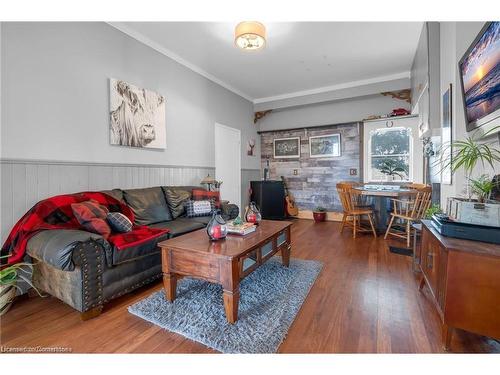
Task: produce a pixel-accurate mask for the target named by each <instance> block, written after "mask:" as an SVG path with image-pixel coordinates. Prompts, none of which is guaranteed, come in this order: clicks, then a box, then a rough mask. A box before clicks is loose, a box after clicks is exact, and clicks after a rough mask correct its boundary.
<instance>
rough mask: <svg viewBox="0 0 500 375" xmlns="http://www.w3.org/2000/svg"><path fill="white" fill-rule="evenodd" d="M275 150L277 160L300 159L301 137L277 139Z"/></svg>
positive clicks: (274, 144)
mask: <svg viewBox="0 0 500 375" xmlns="http://www.w3.org/2000/svg"><path fill="white" fill-rule="evenodd" d="M273 149H274V158H275V159H293V158H295V159H297V158H300V137H291V138H276V139H274V140H273Z"/></svg>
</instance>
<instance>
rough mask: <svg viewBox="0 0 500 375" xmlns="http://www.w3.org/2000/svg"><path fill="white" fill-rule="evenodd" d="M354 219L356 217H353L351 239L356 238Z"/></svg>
mask: <svg viewBox="0 0 500 375" xmlns="http://www.w3.org/2000/svg"><path fill="white" fill-rule="evenodd" d="M356 219H357V216H356V215H353V216H352V220H353V224H354V225H353V227H352V238H356Z"/></svg>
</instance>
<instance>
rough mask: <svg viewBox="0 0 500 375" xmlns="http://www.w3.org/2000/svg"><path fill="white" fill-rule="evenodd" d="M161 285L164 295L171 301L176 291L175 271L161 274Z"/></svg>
mask: <svg viewBox="0 0 500 375" xmlns="http://www.w3.org/2000/svg"><path fill="white" fill-rule="evenodd" d="M163 287H164V288H165V296H166V297H167V300H168V301H169V302H173V301H174V300H175V297H176V291H177V275H176V274H175V273H164V274H163Z"/></svg>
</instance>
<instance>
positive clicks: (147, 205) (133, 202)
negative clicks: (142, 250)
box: [123, 186, 172, 225]
mask: <svg viewBox="0 0 500 375" xmlns="http://www.w3.org/2000/svg"><path fill="white" fill-rule="evenodd" d="M123 197H124V198H125V202H127V204H128V205H129V206H130V208H131V209H132V211H133V212H134V215H135V223H136V224H139V225H149V224H154V223H159V222H162V221H170V220H172V214H171V213H170V210H169V208H168V206H167V201H166V200H165V195H164V194H163V190H162V189H161V187H159V186H158V187H152V188H145V189H129V190H124V191H123Z"/></svg>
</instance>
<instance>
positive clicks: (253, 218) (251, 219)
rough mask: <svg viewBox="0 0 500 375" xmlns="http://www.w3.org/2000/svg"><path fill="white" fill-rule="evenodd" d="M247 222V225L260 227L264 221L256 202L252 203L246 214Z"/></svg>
mask: <svg viewBox="0 0 500 375" xmlns="http://www.w3.org/2000/svg"><path fill="white" fill-rule="evenodd" d="M245 220H246V221H247V223H254V224H256V225H258V224H259V223H260V222H261V221H262V215H261V214H260V211H259V208H258V207H257V205H256V204H255V202H250V204H249V205H248V208H247V211H246V212H245Z"/></svg>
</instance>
